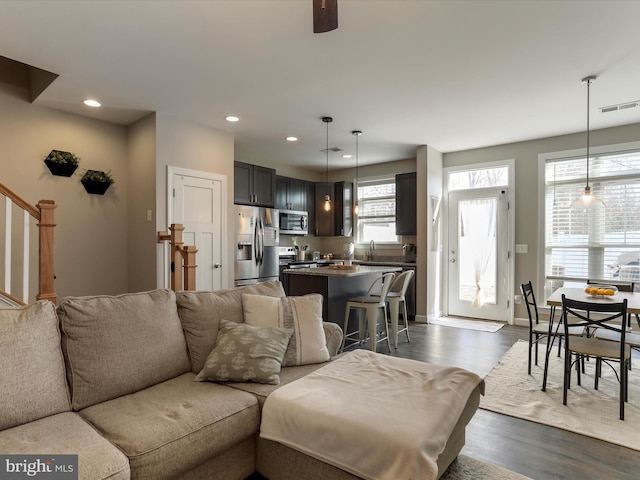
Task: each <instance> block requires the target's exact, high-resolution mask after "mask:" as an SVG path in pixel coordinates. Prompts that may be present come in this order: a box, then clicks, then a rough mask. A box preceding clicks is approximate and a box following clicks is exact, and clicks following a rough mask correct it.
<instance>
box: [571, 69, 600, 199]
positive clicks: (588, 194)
mask: <svg viewBox="0 0 640 480" xmlns="http://www.w3.org/2000/svg"><path fill="white" fill-rule="evenodd" d="M595 79H596V76H595V75H590V76H588V77H585V78H583V79H582V83H586V84H587V185H586V186H585V187H584V193H583V194H582V195H580V196H579V197H578V198H576V199H575V200H574V201H573V202H571V208H585V207H592V206H595V205H599V206H604V203H603V202H602V200H599V199H597V198H596V197H595V196H594V195H593V194H592V193H591V187H590V186H589V93H590V87H591V83H593V82H594V81H595Z"/></svg>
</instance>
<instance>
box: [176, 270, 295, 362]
mask: <svg viewBox="0 0 640 480" xmlns="http://www.w3.org/2000/svg"><path fill="white" fill-rule="evenodd" d="M243 293H254V294H256V295H269V296H272V297H284V296H285V293H284V289H283V288H282V284H281V283H280V282H278V281H271V282H264V283H256V284H254V285H247V286H244V287H236V288H230V289H227V290H218V291H215V292H178V293H177V294H176V300H177V303H178V314H179V315H180V320H181V321H182V327H183V328H184V335H185V338H186V339H187V345H188V346H189V356H190V357H191V371H192V372H194V373H198V372H199V371H200V370H202V367H204V362H205V360H206V359H207V357H208V356H209V353H211V350H213V347H215V345H216V337H217V335H218V329H219V328H220V320H221V319H223V318H224V319H225V320H229V321H232V322H238V323H242V322H244V317H243V313H242V294H243Z"/></svg>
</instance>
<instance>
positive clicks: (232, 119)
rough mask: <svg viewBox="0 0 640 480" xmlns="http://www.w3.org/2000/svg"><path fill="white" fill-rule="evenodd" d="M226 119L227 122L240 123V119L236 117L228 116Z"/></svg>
mask: <svg viewBox="0 0 640 480" xmlns="http://www.w3.org/2000/svg"><path fill="white" fill-rule="evenodd" d="M224 119H225V120H226V121H227V122H239V121H240V117H236V116H234V115H228V116H226V117H224Z"/></svg>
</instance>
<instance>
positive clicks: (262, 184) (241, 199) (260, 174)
mask: <svg viewBox="0 0 640 480" xmlns="http://www.w3.org/2000/svg"><path fill="white" fill-rule="evenodd" d="M275 195H276V171H275V170H274V169H273V168H267V167H260V166H258V165H251V164H248V163H242V162H234V169H233V198H234V203H237V204H240V205H260V206H263V207H273V205H274V202H275Z"/></svg>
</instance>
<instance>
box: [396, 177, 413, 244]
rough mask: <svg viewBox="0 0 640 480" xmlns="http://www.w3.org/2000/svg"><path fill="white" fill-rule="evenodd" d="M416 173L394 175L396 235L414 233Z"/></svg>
mask: <svg viewBox="0 0 640 480" xmlns="http://www.w3.org/2000/svg"><path fill="white" fill-rule="evenodd" d="M416 188H417V182H416V173H415V172H412V173H400V174H398V175H396V235H416V216H417V211H416Z"/></svg>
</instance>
